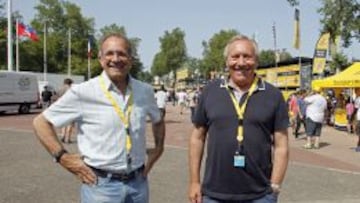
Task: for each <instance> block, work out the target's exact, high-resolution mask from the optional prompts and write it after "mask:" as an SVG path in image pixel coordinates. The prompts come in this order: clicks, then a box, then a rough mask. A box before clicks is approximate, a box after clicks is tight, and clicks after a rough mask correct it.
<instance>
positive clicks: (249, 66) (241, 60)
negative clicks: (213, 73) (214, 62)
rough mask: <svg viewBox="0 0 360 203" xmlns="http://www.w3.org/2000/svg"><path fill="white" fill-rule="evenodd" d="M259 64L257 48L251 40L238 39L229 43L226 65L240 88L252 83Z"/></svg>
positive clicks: (233, 80) (231, 77)
mask: <svg viewBox="0 0 360 203" xmlns="http://www.w3.org/2000/svg"><path fill="white" fill-rule="evenodd" d="M257 64H258V62H257V56H256V50H255V47H254V44H253V43H252V42H251V41H250V40H247V39H238V40H235V41H233V42H231V43H230V44H229V45H228V47H227V53H226V66H227V67H228V68H229V76H230V80H232V82H234V83H235V84H236V85H237V86H239V87H240V88H247V87H249V86H250V85H251V83H252V81H253V79H254V76H255V69H256V67H257Z"/></svg>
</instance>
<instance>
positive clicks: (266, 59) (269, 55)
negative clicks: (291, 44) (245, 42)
mask: <svg viewBox="0 0 360 203" xmlns="http://www.w3.org/2000/svg"><path fill="white" fill-rule="evenodd" d="M278 57H279V58H278V60H279V61H278V62H281V61H285V60H287V59H290V58H292V56H291V54H290V53H289V52H287V51H286V50H285V49H283V50H282V51H281V52H278ZM270 64H275V53H274V50H271V49H269V50H261V51H260V53H259V65H260V66H262V65H270Z"/></svg>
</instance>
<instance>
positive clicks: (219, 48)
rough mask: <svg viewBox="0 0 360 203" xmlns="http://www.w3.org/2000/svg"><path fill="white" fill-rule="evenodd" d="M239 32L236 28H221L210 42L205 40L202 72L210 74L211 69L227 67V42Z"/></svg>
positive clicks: (216, 69)
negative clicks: (225, 50)
mask: <svg viewBox="0 0 360 203" xmlns="http://www.w3.org/2000/svg"><path fill="white" fill-rule="evenodd" d="M238 34H239V33H238V32H237V31H236V30H221V31H220V32H218V33H216V34H214V35H213V36H212V37H211V39H210V40H209V41H208V42H205V41H203V47H204V51H203V60H202V63H201V67H202V68H201V72H202V73H203V74H204V75H208V74H209V72H210V71H222V70H223V68H224V67H225V60H224V55H223V53H224V48H225V46H226V43H227V42H228V41H229V40H230V39H231V38H232V37H234V36H235V35H238Z"/></svg>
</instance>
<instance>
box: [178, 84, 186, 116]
mask: <svg viewBox="0 0 360 203" xmlns="http://www.w3.org/2000/svg"><path fill="white" fill-rule="evenodd" d="M176 97H177V101H178V105H179V108H180V114H183V113H184V110H185V109H186V101H187V99H188V95H187V93H186V92H185V89H180V91H179V92H178V93H177V95H176Z"/></svg>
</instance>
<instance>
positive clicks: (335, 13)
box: [318, 0, 360, 47]
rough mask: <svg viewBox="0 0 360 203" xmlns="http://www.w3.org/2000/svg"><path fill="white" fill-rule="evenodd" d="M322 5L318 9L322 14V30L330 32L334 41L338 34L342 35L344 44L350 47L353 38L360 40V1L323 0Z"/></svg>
mask: <svg viewBox="0 0 360 203" xmlns="http://www.w3.org/2000/svg"><path fill="white" fill-rule="evenodd" d="M321 2H322V5H323V6H322V7H321V8H320V9H319V10H318V11H319V12H320V14H321V15H322V18H321V20H320V22H321V24H322V25H323V28H322V31H323V32H329V33H330V39H331V40H332V41H333V42H334V41H335V39H336V36H339V35H340V36H341V38H342V40H343V42H344V43H343V46H344V47H349V46H350V45H351V39H352V38H354V39H357V40H358V41H359V42H360V3H359V2H358V1H357V0H321Z"/></svg>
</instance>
